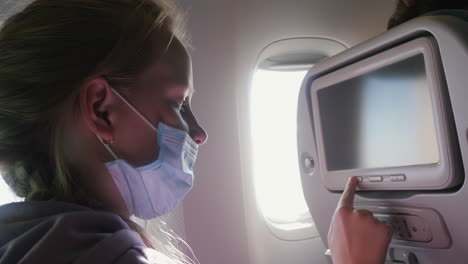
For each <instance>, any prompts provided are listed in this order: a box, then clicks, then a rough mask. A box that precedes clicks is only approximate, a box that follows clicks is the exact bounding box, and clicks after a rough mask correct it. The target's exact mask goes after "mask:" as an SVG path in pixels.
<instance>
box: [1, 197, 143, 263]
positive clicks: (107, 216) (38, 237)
mask: <svg viewBox="0 0 468 264" xmlns="http://www.w3.org/2000/svg"><path fill="white" fill-rule="evenodd" d="M135 247H144V243H143V241H142V240H141V237H140V236H139V235H138V234H137V233H136V232H134V231H132V230H131V229H130V228H129V227H128V225H127V224H126V223H125V221H123V220H122V218H120V217H119V216H118V215H116V214H113V213H109V212H102V211H96V210H92V209H90V208H87V207H83V206H79V205H75V204H69V203H64V202H54V201H45V202H19V203H10V204H6V205H3V206H0V264H6V263H8V264H10V263H18V262H19V263H71V262H73V263H77V264H78V263H113V262H115V261H116V260H117V259H118V258H119V257H120V256H122V255H123V254H124V253H125V252H127V251H128V250H129V249H131V248H135Z"/></svg>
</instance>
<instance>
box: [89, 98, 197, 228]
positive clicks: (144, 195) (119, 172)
mask: <svg viewBox="0 0 468 264" xmlns="http://www.w3.org/2000/svg"><path fill="white" fill-rule="evenodd" d="M113 92H114V93H115V94H116V95H117V96H118V97H120V98H121V99H122V101H123V102H125V103H126V104H127V105H128V106H129V107H130V109H132V110H133V111H134V112H135V113H136V114H137V115H138V116H139V117H140V118H141V119H142V120H143V121H144V122H146V123H147V124H148V125H149V126H150V127H151V128H152V129H153V130H154V131H155V132H156V133H157V139H158V145H159V156H158V159H157V160H155V161H153V162H151V163H150V164H148V165H145V166H142V167H134V166H132V165H130V164H129V163H128V162H126V161H125V160H123V159H119V158H118V157H117V156H116V155H115V153H114V152H113V151H112V150H111V149H110V147H109V146H108V145H107V144H104V143H103V144H104V146H105V147H106V149H107V150H108V151H109V152H110V154H111V155H112V156H113V157H114V158H115V160H114V161H111V162H107V163H106V164H105V165H106V167H107V169H108V170H109V173H110V174H111V175H112V178H113V180H114V183H115V185H116V186H117V188H118V189H119V191H120V194H121V195H122V198H123V200H124V201H125V204H126V206H127V209H128V212H129V214H130V215H135V216H136V217H139V218H141V219H145V220H147V219H152V218H156V217H158V216H161V215H164V214H166V213H168V212H170V211H172V210H173V209H174V208H175V207H176V206H177V205H178V204H179V203H180V202H181V201H182V199H183V198H184V197H185V195H186V194H187V193H188V192H189V191H190V189H191V188H192V185H193V164H194V162H195V159H196V157H197V151H198V144H197V143H196V142H195V141H194V140H193V139H192V138H191V137H190V135H189V134H188V133H187V132H185V131H182V130H179V129H176V128H173V127H170V126H168V125H165V124H163V123H161V122H160V123H159V125H158V128H157V129H156V127H154V126H153V124H151V122H149V121H148V120H147V119H146V118H145V117H144V116H143V115H142V114H141V113H140V112H139V111H138V110H137V109H136V108H135V107H133V106H132V105H131V104H130V103H129V102H128V101H127V100H125V98H123V97H122V96H121V95H120V94H119V93H118V92H116V91H115V90H113ZM98 138H99V140H100V141H101V142H103V141H102V139H101V138H100V137H99V136H98Z"/></svg>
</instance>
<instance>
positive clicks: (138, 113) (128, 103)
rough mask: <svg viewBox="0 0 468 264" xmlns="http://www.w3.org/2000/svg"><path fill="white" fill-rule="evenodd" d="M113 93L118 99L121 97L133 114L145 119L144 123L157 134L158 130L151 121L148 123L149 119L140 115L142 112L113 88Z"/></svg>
mask: <svg viewBox="0 0 468 264" xmlns="http://www.w3.org/2000/svg"><path fill="white" fill-rule="evenodd" d="M111 90H112V92H114V94H115V95H117V97H119V98H120V99H121V100H122V101H123V102H124V103H125V104H127V105H128V107H130V109H132V110H133V112H135V114H137V115H138V116H139V117H140V118H141V119H143V121H145V122H146V124H148V125H149V126H150V127H151V128H152V129H153V130H154V131H155V132H157V131H158V130H157V129H156V127H155V126H154V125H153V124H151V122H150V121H148V119H147V118H146V117H145V116H144V115H142V114H141V113H140V111H138V110H137V109H136V108H135V107H134V106H133V105H132V104H130V102H128V101H127V99H125V98H124V97H123V96H122V95H120V94H119V93H118V92H117V91H116V90H114V88H111Z"/></svg>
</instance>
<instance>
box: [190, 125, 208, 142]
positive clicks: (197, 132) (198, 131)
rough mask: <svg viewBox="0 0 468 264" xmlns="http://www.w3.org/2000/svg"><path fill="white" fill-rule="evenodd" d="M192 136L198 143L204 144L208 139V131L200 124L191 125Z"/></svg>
mask: <svg viewBox="0 0 468 264" xmlns="http://www.w3.org/2000/svg"><path fill="white" fill-rule="evenodd" d="M190 137H192V139H193V140H194V141H195V142H197V144H198V145H203V144H204V143H205V142H206V140H207V139H208V135H207V134H206V131H205V130H204V129H203V128H202V127H201V126H200V125H198V124H196V125H194V126H193V127H190Z"/></svg>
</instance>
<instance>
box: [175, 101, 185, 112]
mask: <svg viewBox="0 0 468 264" xmlns="http://www.w3.org/2000/svg"><path fill="white" fill-rule="evenodd" d="M177 110H179V112H180V113H185V102H181V103H177Z"/></svg>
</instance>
